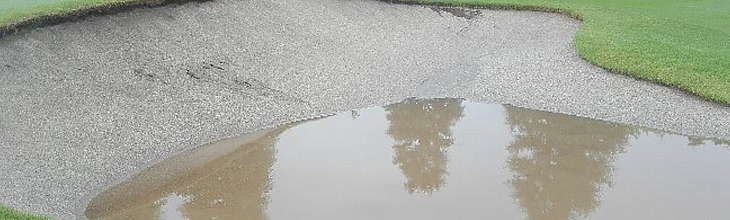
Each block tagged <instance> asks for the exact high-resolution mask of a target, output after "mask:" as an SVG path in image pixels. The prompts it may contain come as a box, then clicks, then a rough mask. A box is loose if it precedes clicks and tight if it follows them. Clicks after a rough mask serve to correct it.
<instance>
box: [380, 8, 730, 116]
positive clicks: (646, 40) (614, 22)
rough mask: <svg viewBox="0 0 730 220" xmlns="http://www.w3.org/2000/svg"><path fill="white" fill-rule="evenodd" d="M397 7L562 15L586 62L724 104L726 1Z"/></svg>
mask: <svg viewBox="0 0 730 220" xmlns="http://www.w3.org/2000/svg"><path fill="white" fill-rule="evenodd" d="M386 1H387V0H386ZM396 1H397V0H396ZM398 2H405V3H419V4H420V3H423V4H437V5H456V6H472V7H486V8H501V9H526V10H546V11H552V12H560V13H563V14H567V15H569V16H572V17H575V18H578V19H581V20H583V22H584V26H583V28H582V29H581V30H580V31H579V32H578V33H577V34H576V36H575V46H576V49H577V50H578V53H579V54H580V55H581V56H582V57H583V58H584V59H586V60H587V61H588V62H591V63H593V64H595V65H597V66H600V67H602V68H605V69H607V70H610V71H612V72H616V73H622V74H627V75H631V76H635V77H638V78H641V79H646V80H650V81H654V82H658V83H661V84H664V85H667V86H672V87H676V88H679V89H682V90H684V91H688V92H690V93H693V94H696V95H699V96H701V97H704V98H707V99H709V100H713V101H718V102H720V103H724V104H730V1H727V0H403V1H398Z"/></svg>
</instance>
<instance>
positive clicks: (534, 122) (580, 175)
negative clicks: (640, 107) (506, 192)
mask: <svg viewBox="0 0 730 220" xmlns="http://www.w3.org/2000/svg"><path fill="white" fill-rule="evenodd" d="M505 110H506V114H507V123H508V125H509V126H510V128H511V130H512V132H513V133H514V137H515V139H514V140H513V141H512V142H511V143H510V144H509V146H508V147H507V148H508V150H509V152H510V154H511V155H510V157H509V158H508V161H507V166H508V168H509V169H510V170H511V171H512V172H513V177H512V179H511V180H510V183H511V185H512V187H513V196H514V197H515V199H516V200H517V202H518V203H519V205H520V206H521V207H522V209H523V211H525V212H526V214H527V217H528V219H529V220H569V219H577V218H585V217H587V216H588V215H590V214H591V213H593V212H594V211H595V210H596V208H597V207H598V206H599V204H600V199H601V198H600V197H601V189H602V188H603V187H604V186H609V187H610V186H611V184H612V180H611V178H612V175H613V174H612V172H613V167H612V163H613V161H614V160H615V159H616V157H617V155H618V154H619V153H622V152H624V150H625V148H626V145H627V142H628V139H629V138H630V137H631V136H632V135H633V134H635V133H636V132H638V131H637V130H636V129H635V128H632V127H628V126H623V125H612V124H607V123H605V122H601V121H596V120H590V119H584V118H578V117H572V116H566V115H560V114H553V113H546V112H540V111H533V110H526V109H521V108H516V107H512V106H505Z"/></svg>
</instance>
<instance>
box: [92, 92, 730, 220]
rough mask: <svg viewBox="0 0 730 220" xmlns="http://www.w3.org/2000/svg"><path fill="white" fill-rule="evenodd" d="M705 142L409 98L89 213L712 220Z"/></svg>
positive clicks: (724, 155) (180, 159)
mask: <svg viewBox="0 0 730 220" xmlns="http://www.w3.org/2000/svg"><path fill="white" fill-rule="evenodd" d="M383 116H385V117H383ZM285 131H286V132H285ZM455 140H458V141H455ZM712 143H714V144H715V145H718V144H722V143H728V142H727V140H718V139H706V138H696V137H686V136H680V135H676V134H672V133H666V132H663V133H662V132H654V131H650V130H646V129H641V128H635V127H631V126H625V125H618V124H611V123H605V122H601V121H596V120H590V119H585V118H577V117H572V116H566V115H560V114H553V113H546V112H540V111H534V110H528V109H522V108H516V107H511V106H502V105H488V104H479V103H471V102H468V101H465V100H458V99H435V100H422V99H409V100H405V101H404V102H401V103H398V104H393V105H389V106H386V107H383V108H380V107H374V108H367V109H362V110H358V111H351V112H346V113H343V114H339V115H336V116H332V117H327V118H323V119H320V120H316V121H312V122H306V123H302V124H301V125H299V124H290V125H285V126H280V127H278V128H274V129H271V130H266V131H261V132H254V133H251V134H246V135H244V136H243V137H240V138H235V139H230V140H223V141H221V142H217V143H214V144H211V145H209V146H205V147H202V148H198V149H195V150H193V151H190V152H187V153H183V154H181V155H178V156H175V157H173V158H171V159H168V160H165V161H163V162H161V163H159V164H157V165H155V166H153V167H152V168H150V169H148V170H145V171H143V172H141V173H140V174H138V175H137V176H135V177H133V178H130V179H128V180H126V181H124V182H122V183H121V184H120V185H117V186H115V187H113V188H111V189H109V190H107V191H105V192H103V193H102V194H100V195H99V196H97V197H96V198H94V199H93V200H92V201H91V203H90V205H89V206H88V207H87V210H86V217H88V218H90V219H100V218H103V219H250V220H263V219H269V218H271V219H321V220H327V219H332V220H339V219H352V218H357V219H412V220H415V219H418V220H437V219H451V218H458V219H526V220H569V219H583V218H589V219H592V220H602V219H677V220H679V219H712V220H715V219H718V220H719V219H726V217H727V216H728V215H730V211H728V210H727V209H726V208H724V206H723V205H724V204H726V203H727V202H726V201H730V178H728V177H729V176H730V160H728V158H730V151H728V150H727V149H723V148H719V147H716V146H713V144H712ZM687 145H690V146H694V145H697V146H701V147H688V146H687ZM629 146H631V147H630V150H629ZM391 148H392V149H391ZM626 151H630V152H628V153H625V152H626ZM396 166H397V167H398V169H396V168H395V167H396ZM616 170H619V171H616ZM447 176H448V184H446V183H447ZM403 177H405V180H404V178H403ZM274 180H275V181H276V186H275V187H274V186H273V185H274ZM614 183H616V184H614ZM404 187H405V189H406V190H403V189H404ZM688 204H689V205H688ZM599 208H600V211H599Z"/></svg>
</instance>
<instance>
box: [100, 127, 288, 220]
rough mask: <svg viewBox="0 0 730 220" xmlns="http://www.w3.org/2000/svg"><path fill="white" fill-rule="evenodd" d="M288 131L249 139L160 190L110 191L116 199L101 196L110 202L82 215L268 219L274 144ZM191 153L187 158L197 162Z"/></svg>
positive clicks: (154, 188) (282, 130) (284, 128)
mask: <svg viewBox="0 0 730 220" xmlns="http://www.w3.org/2000/svg"><path fill="white" fill-rule="evenodd" d="M289 127H291V126H282V127H279V128H277V129H274V130H272V131H270V132H268V133H266V134H263V135H262V136H261V137H257V138H256V139H254V140H251V141H247V142H246V143H244V144H243V145H242V146H240V147H237V148H236V150H235V151H233V152H231V153H227V154H225V155H223V156H220V157H218V158H215V159H214V160H212V161H209V162H206V164H205V165H204V166H202V167H199V168H195V170H194V171H192V172H190V173H189V174H186V175H185V176H181V177H179V178H175V179H172V180H171V181H169V182H165V183H160V185H159V186H158V184H155V185H154V186H153V187H149V188H139V189H136V190H129V189H120V191H121V192H131V193H134V194H135V195H128V196H125V195H127V194H128V193H117V192H114V191H112V192H109V193H108V194H110V195H118V197H114V196H111V197H101V198H104V199H106V200H112V201H92V203H91V205H90V207H89V208H88V209H87V212H86V215H87V217H88V218H90V219H98V218H101V217H103V218H104V219H251V220H263V219H267V217H266V213H265V210H266V207H267V205H268V204H269V195H268V193H269V191H270V190H271V188H272V181H271V172H272V166H273V165H274V162H275V160H276V159H275V154H276V149H275V147H274V145H275V144H276V142H277V140H278V137H279V135H280V134H281V133H283V132H284V131H285V130H286V129H287V128H289ZM232 144H236V143H232ZM218 147H220V146H218ZM192 155H193V157H190V158H187V159H193V160H194V159H195V158H198V156H197V155H196V154H192ZM200 157H201V158H202V157H205V154H200ZM175 162H177V161H175ZM180 163H185V161H180ZM141 178H151V179H153V180H154V179H155V178H156V177H155V176H152V177H141ZM134 181H135V180H131V182H134ZM137 181H139V182H148V181H144V180H137ZM153 183H154V182H153ZM131 186H134V184H132V185H131ZM95 204H98V205H95ZM108 204H111V206H109V205H108Z"/></svg>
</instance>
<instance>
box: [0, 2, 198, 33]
mask: <svg viewBox="0 0 730 220" xmlns="http://www.w3.org/2000/svg"><path fill="white" fill-rule="evenodd" d="M192 1H197V2H202V1H211V0H1V1H0V37H3V36H6V35H8V34H13V33H15V32H16V31H18V30H21V29H28V28H33V27H41V26H46V25H52V24H57V23H61V22H64V21H68V20H73V19H78V18H82V17H86V16H89V15H96V14H110V13H114V12H118V11H125V10H130V9H134V8H138V7H145V6H160V5H166V4H176V3H184V2H192Z"/></svg>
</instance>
